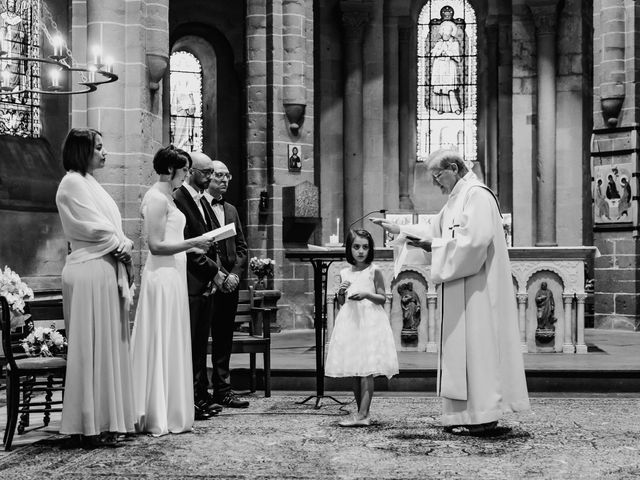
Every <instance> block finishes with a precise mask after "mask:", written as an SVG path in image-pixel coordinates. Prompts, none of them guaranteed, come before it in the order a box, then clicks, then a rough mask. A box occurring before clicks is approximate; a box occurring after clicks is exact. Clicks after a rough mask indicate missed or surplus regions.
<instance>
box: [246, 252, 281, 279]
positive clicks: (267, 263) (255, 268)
mask: <svg viewBox="0 0 640 480" xmlns="http://www.w3.org/2000/svg"><path fill="white" fill-rule="evenodd" d="M275 264H276V262H274V261H273V260H271V259H270V258H258V257H251V259H250V260H249V268H250V269H251V271H252V272H253V274H254V275H255V276H256V277H258V282H259V283H260V284H262V283H263V282H264V279H265V278H267V277H273V268H274V266H275Z"/></svg>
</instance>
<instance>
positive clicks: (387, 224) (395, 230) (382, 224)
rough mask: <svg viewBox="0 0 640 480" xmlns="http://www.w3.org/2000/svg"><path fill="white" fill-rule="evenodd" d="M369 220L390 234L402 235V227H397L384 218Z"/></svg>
mask: <svg viewBox="0 0 640 480" xmlns="http://www.w3.org/2000/svg"><path fill="white" fill-rule="evenodd" d="M369 220H371V221H372V222H373V223H375V224H376V225H378V226H379V227H382V228H383V229H385V230H386V231H387V232H389V233H393V234H396V233H400V227H399V226H398V225H396V224H395V223H391V222H389V221H387V220H385V219H384V218H370V219H369Z"/></svg>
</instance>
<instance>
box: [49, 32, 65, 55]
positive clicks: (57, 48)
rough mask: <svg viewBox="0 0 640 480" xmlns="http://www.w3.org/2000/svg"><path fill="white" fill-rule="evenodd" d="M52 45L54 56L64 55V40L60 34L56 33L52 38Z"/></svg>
mask: <svg viewBox="0 0 640 480" xmlns="http://www.w3.org/2000/svg"><path fill="white" fill-rule="evenodd" d="M51 45H52V46H53V56H54V57H55V58H59V57H62V45H64V42H63V40H62V37H61V36H60V35H56V36H54V37H53V38H52V39H51Z"/></svg>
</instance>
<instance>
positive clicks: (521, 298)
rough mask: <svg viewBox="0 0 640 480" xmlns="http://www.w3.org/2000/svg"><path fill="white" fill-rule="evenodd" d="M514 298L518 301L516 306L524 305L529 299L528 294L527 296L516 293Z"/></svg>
mask: <svg viewBox="0 0 640 480" xmlns="http://www.w3.org/2000/svg"><path fill="white" fill-rule="evenodd" d="M516 298H517V299H518V304H520V305H524V304H526V303H527V300H528V299H529V294H527V293H518V294H517V295H516Z"/></svg>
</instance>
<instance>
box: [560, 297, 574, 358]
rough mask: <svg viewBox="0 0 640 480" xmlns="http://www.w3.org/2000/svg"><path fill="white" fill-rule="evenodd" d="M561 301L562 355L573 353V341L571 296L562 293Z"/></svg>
mask: <svg viewBox="0 0 640 480" xmlns="http://www.w3.org/2000/svg"><path fill="white" fill-rule="evenodd" d="M562 300H563V301H564V325H563V331H564V339H563V342H562V353H575V348H574V346H573V341H572V340H571V313H572V309H573V294H572V293H563V294H562Z"/></svg>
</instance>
